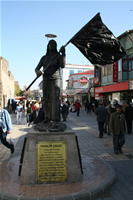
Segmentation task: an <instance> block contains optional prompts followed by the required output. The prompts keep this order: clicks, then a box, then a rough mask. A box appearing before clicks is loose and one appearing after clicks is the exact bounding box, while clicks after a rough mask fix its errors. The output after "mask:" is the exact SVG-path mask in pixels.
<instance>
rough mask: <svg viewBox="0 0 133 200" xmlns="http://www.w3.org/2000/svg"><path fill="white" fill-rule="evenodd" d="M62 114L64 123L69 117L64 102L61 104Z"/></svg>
mask: <svg viewBox="0 0 133 200" xmlns="http://www.w3.org/2000/svg"><path fill="white" fill-rule="evenodd" d="M61 114H62V118H63V122H65V121H66V116H67V105H66V104H65V103H64V102H62V104H61Z"/></svg>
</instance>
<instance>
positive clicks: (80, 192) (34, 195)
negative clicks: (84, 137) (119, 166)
mask: <svg viewBox="0 0 133 200" xmlns="http://www.w3.org/2000/svg"><path fill="white" fill-rule="evenodd" d="M20 156H21V155H20ZM20 156H19V155H18V154H17V155H16V154H13V155H12V156H11V157H10V158H9V159H8V160H5V161H3V162H2V163H0V200H94V199H96V198H98V197H103V196H104V194H105V193H106V192H108V191H109V190H110V189H111V188H112V187H113V185H114V184H115V182H116V175H115V171H114V169H113V168H112V167H111V166H110V165H108V164H107V163H106V162H104V161H103V160H101V159H97V158H92V157H88V156H83V155H81V160H82V167H83V175H82V180H81V181H79V182H76V183H57V184H34V185H24V184H21V183H20V180H19V176H18V171H19V162H20Z"/></svg>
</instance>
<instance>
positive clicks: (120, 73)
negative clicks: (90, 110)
mask: <svg viewBox="0 0 133 200" xmlns="http://www.w3.org/2000/svg"><path fill="white" fill-rule="evenodd" d="M118 39H119V40H120V42H121V43H122V45H123V47H124V48H125V49H126V52H127V55H125V56H124V57H123V58H122V59H120V60H119V61H118V62H116V63H114V64H113V65H106V66H102V67H97V66H95V75H94V77H95V78H94V84H92V85H91V86H90V90H92V95H94V97H95V99H97V100H100V101H103V102H104V103H105V104H106V103H107V101H111V102H112V104H113V103H114V102H115V101H118V102H119V103H120V104H125V102H126V101H127V100H128V101H130V102H131V103H133V30H129V31H126V32H124V33H123V34H121V35H120V36H119V37H118Z"/></svg>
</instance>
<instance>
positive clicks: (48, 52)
mask: <svg viewBox="0 0 133 200" xmlns="http://www.w3.org/2000/svg"><path fill="white" fill-rule="evenodd" d="M50 45H52V46H54V48H53V49H51V48H50ZM50 52H55V53H57V43H56V41H55V40H50V41H49V43H48V45H47V53H46V55H48V54H50Z"/></svg>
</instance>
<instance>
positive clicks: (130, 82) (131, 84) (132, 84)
mask: <svg viewBox="0 0 133 200" xmlns="http://www.w3.org/2000/svg"><path fill="white" fill-rule="evenodd" d="M129 90H133V80H131V81H129Z"/></svg>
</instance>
